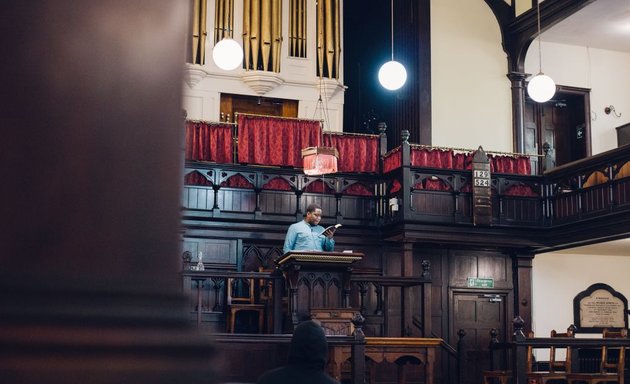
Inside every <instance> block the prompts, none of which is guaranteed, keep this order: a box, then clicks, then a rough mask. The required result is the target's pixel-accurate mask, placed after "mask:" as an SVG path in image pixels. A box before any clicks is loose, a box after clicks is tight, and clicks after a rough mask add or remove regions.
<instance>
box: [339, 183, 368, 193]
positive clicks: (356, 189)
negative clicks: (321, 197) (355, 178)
mask: <svg viewBox="0 0 630 384" xmlns="http://www.w3.org/2000/svg"><path fill="white" fill-rule="evenodd" d="M343 194H344V195H348V196H373V195H374V193H372V191H370V190H369V189H367V187H366V186H365V185H363V184H361V183H354V184H352V185H351V186H349V187H348V188H346V189H344V191H343Z"/></svg>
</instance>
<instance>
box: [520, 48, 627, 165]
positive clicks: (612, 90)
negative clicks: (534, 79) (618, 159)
mask: <svg viewBox="0 0 630 384" xmlns="http://www.w3.org/2000/svg"><path fill="white" fill-rule="evenodd" d="M538 65H539V64H538V42H537V41H535V42H534V43H532V44H531V45H530V47H529V50H528V52H527V56H526V58H525V72H527V73H531V74H536V73H538ZM542 70H543V72H544V73H545V74H546V75H549V76H551V78H552V79H553V80H554V81H555V82H556V84H557V85H564V86H571V87H578V88H586V89H590V90H591V112H592V113H591V139H592V153H593V154H594V155H595V154H597V153H601V152H605V151H608V150H610V149H613V148H617V132H616V129H615V128H616V127H618V126H620V125H624V124H627V123H629V122H630V92H628V89H630V53H625V52H617V51H609V50H603V49H595V48H589V47H584V46H575V45H566V44H557V43H549V42H544V41H543V42H542ZM609 105H613V106H614V107H615V110H616V111H617V113H618V114H619V113H621V117H616V116H614V115H613V114H610V115H606V114H605V113H604V108H605V107H607V106H609Z"/></svg>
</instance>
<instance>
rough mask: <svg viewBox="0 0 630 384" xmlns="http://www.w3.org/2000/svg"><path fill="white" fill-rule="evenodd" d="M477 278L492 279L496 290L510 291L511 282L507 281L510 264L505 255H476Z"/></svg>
mask: <svg viewBox="0 0 630 384" xmlns="http://www.w3.org/2000/svg"><path fill="white" fill-rule="evenodd" d="M477 266H478V267H477V275H478V276H477V277H489V278H492V279H494V287H495V288H497V289H510V288H511V287H512V281H511V280H510V279H508V273H509V270H510V268H511V262H510V260H509V259H508V258H507V257H506V256H505V255H496V254H492V253H491V254H478V255H477Z"/></svg>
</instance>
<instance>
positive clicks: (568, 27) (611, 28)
mask: <svg viewBox="0 0 630 384" xmlns="http://www.w3.org/2000/svg"><path fill="white" fill-rule="evenodd" d="M541 39H542V41H547V42H553V43H562V44H569V45H579V46H587V47H591V48H600V49H607V50H612V51H621V52H630V0H597V1H594V2H592V3H591V4H589V5H587V6H585V7H584V8H582V9H581V10H579V11H578V12H576V13H574V14H573V15H571V17H569V18H567V19H565V20H563V21H561V22H559V23H557V24H556V25H554V26H553V27H551V28H549V29H548V30H546V31H544V32H543V33H542V34H541Z"/></svg>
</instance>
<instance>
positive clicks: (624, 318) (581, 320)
mask: <svg viewBox="0 0 630 384" xmlns="http://www.w3.org/2000/svg"><path fill="white" fill-rule="evenodd" d="M627 313H628V300H627V299H626V298H625V296H623V295H622V294H621V293H619V292H617V291H615V290H614V289H613V288H612V287H610V286H609V285H606V284H602V283H599V284H593V285H591V286H590V287H588V288H587V289H586V290H585V291H583V292H580V293H579V294H578V295H577V296H575V298H574V299H573V318H574V322H575V325H576V326H577V327H578V330H579V331H580V332H587V333H588V332H601V331H602V329H604V328H628V315H627Z"/></svg>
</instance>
